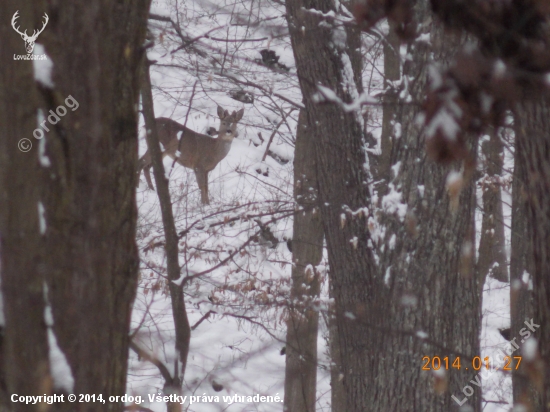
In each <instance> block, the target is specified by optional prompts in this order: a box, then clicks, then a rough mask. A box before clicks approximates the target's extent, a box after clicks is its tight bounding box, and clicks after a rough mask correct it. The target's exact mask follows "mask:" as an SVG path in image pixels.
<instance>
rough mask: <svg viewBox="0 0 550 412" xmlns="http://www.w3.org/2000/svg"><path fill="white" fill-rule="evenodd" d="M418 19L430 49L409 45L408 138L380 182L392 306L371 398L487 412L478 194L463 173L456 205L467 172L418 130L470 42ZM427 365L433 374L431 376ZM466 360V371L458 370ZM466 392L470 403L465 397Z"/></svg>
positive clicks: (403, 406) (404, 125) (385, 273)
mask: <svg viewBox="0 0 550 412" xmlns="http://www.w3.org/2000/svg"><path fill="white" fill-rule="evenodd" d="M415 15H416V18H417V21H418V23H419V27H421V28H422V29H421V32H420V33H418V34H419V36H422V35H424V36H425V35H426V34H427V33H429V34H430V42H429V43H427V42H425V41H413V42H412V43H411V44H409V45H408V55H410V56H411V57H412V58H411V59H407V61H406V62H404V67H403V76H402V78H403V79H404V81H403V84H402V87H403V89H404V90H402V92H401V94H400V98H399V107H398V109H397V112H396V114H395V123H396V126H397V127H399V128H400V129H401V136H400V137H399V138H397V137H395V138H394V139H393V141H392V143H391V145H390V147H391V156H388V157H389V159H390V160H389V165H390V166H391V167H387V168H385V172H386V174H385V175H384V174H382V175H380V177H379V178H381V179H386V181H387V182H388V186H387V189H385V188H383V187H382V189H383V190H381V191H380V192H379V199H380V205H381V209H382V210H381V218H380V225H381V233H382V235H381V238H380V239H379V241H378V242H379V243H378V244H379V250H380V262H381V263H380V267H381V270H380V272H381V274H380V276H381V277H383V279H384V284H383V285H382V286H381V288H382V289H384V290H385V294H386V296H387V298H386V299H388V302H389V303H388V305H387V308H386V310H385V312H384V315H383V316H382V315H381V317H382V319H383V320H384V323H382V326H381V331H380V332H379V333H380V334H381V335H382V336H381V338H380V343H379V344H380V347H383V348H387V349H386V353H387V355H386V356H384V357H381V360H380V362H379V363H378V364H377V365H376V366H375V367H374V371H373V373H372V379H373V380H374V379H376V380H375V382H376V383H375V385H373V386H375V389H374V390H373V394H372V396H373V399H375V400H374V403H375V405H376V410H391V411H411V412H412V411H420V410H422V411H434V412H435V411H440V412H448V411H455V410H459V407H460V406H459V402H462V401H464V407H467V406H470V407H471V408H472V410H475V411H480V410H481V390H480V388H479V387H478V386H475V385H472V384H470V383H469V382H470V380H472V379H475V375H476V373H475V371H473V368H472V358H473V357H475V356H479V332H480V326H481V304H480V303H481V294H480V282H479V279H478V278H477V276H476V272H475V271H474V264H473V263H474V260H473V259H474V256H475V254H474V253H473V252H474V249H473V248H474V247H475V246H474V245H475V243H474V226H473V213H474V210H475V190H474V187H473V182H472V181H471V180H469V179H468V177H467V176H465V174H466V172H465V171H464V170H462V172H461V173H462V178H461V179H462V180H461V181H462V184H463V185H464V187H463V189H462V191H461V192H460V194H459V195H458V194H457V195H456V196H458V197H457V198H456V199H455V200H453V199H451V197H450V195H449V193H447V191H446V189H445V186H446V180H447V176H448V175H449V173H450V172H452V171H454V172H459V171H460V170H461V169H462V168H464V167H465V166H464V165H462V164H452V165H449V166H446V167H443V166H441V165H438V164H435V163H434V162H433V161H432V160H431V159H429V158H428V156H427V154H426V149H425V146H426V137H425V134H424V131H423V129H422V128H421V127H420V126H419V125H418V123H417V122H416V118H417V115H418V114H419V112H420V107H419V106H420V105H419V104H418V103H420V102H422V101H423V95H424V90H425V88H426V86H427V83H428V80H429V79H428V69H429V67H430V66H431V65H434V64H438V65H447V64H449V62H450V61H451V60H452V58H453V56H454V54H455V53H456V51H457V50H458V48H459V45H460V42H461V39H459V38H456V37H453V36H451V35H450V34H448V33H445V34H444V33H443V29H442V27H441V26H439V25H437V24H435V23H433V22H431V18H430V14H429V8H428V4H427V1H419V2H416V5H415ZM385 108H386V107H385ZM474 140H475V139H474ZM474 147H475V146H474ZM383 150H384V148H383ZM383 155H384V153H383ZM385 155H387V153H386V154H385ZM383 170H384V169H382V171H383ZM395 199H398V200H397V201H396V200H395ZM455 201H456V202H457V203H456V204H457V205H458V206H456V205H455V206H453V203H454V202H455ZM375 293H376V294H382V292H379V291H376V292H375ZM425 357H427V358H428V366H427V368H428V369H430V371H424V370H422V367H423V365H425V364H426V361H425V360H423V359H424V358H425ZM435 357H438V358H439V359H440V361H441V363H442V365H443V366H442V367H441V368H440V370H439V373H441V375H436V373H435V371H434V370H433V369H434V368H433V367H432V363H431V362H432V360H433V359H434V358H435ZM446 357H448V361H447V362H448V370H445V369H447V366H446V365H445V361H444V359H445V358H446ZM457 358H460V364H461V368H460V369H458V368H456V367H455V368H453V367H452V365H453V363H454V362H455V360H456V359H457ZM466 368H467V369H468V370H466ZM467 385H469V386H470V387H471V392H470V389H468V390H467V392H468V393H469V394H470V395H471V396H465V395H464V394H463V388H464V387H465V386H467ZM452 396H455V397H456V398H457V399H458V401H459V402H456V401H455V400H454V399H453V398H452Z"/></svg>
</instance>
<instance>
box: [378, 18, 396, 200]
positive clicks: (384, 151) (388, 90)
mask: <svg viewBox="0 0 550 412" xmlns="http://www.w3.org/2000/svg"><path fill="white" fill-rule="evenodd" d="M388 25H389V32H388V37H387V38H386V39H385V40H384V89H385V93H384V97H383V101H382V103H383V112H382V134H381V137H380V149H381V153H380V156H379V159H378V170H377V173H378V176H377V180H384V182H385V184H384V183H381V184H380V185H379V187H378V191H379V192H380V194H381V195H385V194H386V193H387V182H388V177H389V176H390V166H391V163H390V161H391V153H392V143H393V139H395V138H396V136H395V131H394V125H395V120H396V118H395V115H396V113H397V104H398V90H397V89H396V87H395V86H394V85H393V84H392V82H394V81H396V80H399V79H400V78H401V65H400V62H399V47H400V44H399V38H398V37H397V33H396V32H395V24H393V23H391V22H388Z"/></svg>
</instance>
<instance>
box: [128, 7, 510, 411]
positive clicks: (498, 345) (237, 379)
mask: <svg viewBox="0 0 550 412" xmlns="http://www.w3.org/2000/svg"><path fill="white" fill-rule="evenodd" d="M180 6H181V7H180V10H179V14H177V13H176V12H175V7H174V2H173V0H162V1H154V3H153V8H152V13H154V14H158V15H162V16H170V17H171V18H172V19H174V20H180V21H182V22H183V23H182V24H181V27H182V28H183V30H184V32H183V34H184V35H187V36H188V37H189V38H190V39H196V38H197V37H198V36H202V37H201V38H200V39H199V40H197V41H196V42H195V43H193V44H195V45H196V46H197V48H199V49H200V50H203V51H205V52H206V55H205V56H203V57H201V56H198V55H197V54H196V53H187V52H186V51H185V50H182V51H178V52H174V50H175V49H176V48H177V46H178V45H179V44H181V39H179V38H178V35H177V34H176V33H175V32H174V30H173V29H172V27H171V25H170V24H169V23H166V22H160V21H152V22H151V25H152V26H153V27H154V30H153V32H154V34H155V37H156V45H155V47H154V48H153V49H151V50H149V52H148V56H149V58H150V59H152V60H155V61H156V62H157V63H156V64H155V66H153V67H152V71H151V77H152V82H153V85H154V90H153V94H154V98H155V115H156V117H169V118H172V119H174V120H176V121H178V122H179V123H181V124H183V123H185V122H186V119H187V123H186V125H187V127H188V128H190V129H192V130H195V131H197V132H201V133H205V132H206V130H208V128H209V127H214V128H216V129H217V128H218V125H219V120H218V118H217V115H216V107H217V105H221V106H222V107H223V108H224V109H227V110H229V111H233V110H239V109H240V108H243V107H244V110H245V112H244V117H243V119H242V121H241V122H240V123H239V127H238V131H239V136H238V137H237V138H235V140H234V141H233V144H232V147H231V151H230V152H229V154H228V156H227V157H226V158H225V159H224V160H222V161H221V162H220V164H219V165H218V166H217V167H216V169H214V170H213V171H212V172H210V174H209V195H210V199H211V205H208V206H204V205H201V204H200V194H199V190H198V186H197V183H196V180H195V177H194V175H193V172H192V171H191V170H189V169H186V168H184V167H182V166H180V165H178V164H175V165H174V164H173V161H172V160H171V159H169V158H166V159H165V160H164V165H165V170H166V174H167V175H168V176H169V179H170V191H171V196H172V202H173V210H174V215H175V219H176V227H177V230H178V232H185V234H184V235H182V236H181V240H180V244H179V247H180V265H181V266H182V274H183V275H184V276H186V275H188V274H194V273H198V272H201V271H204V270H208V269H210V268H212V267H214V266H215V265H217V264H219V263H220V262H221V261H223V260H224V259H226V258H227V257H228V256H230V254H231V253H232V252H234V251H235V250H238V249H240V248H241V246H242V245H243V244H244V243H245V242H246V241H247V240H249V239H250V237H251V236H256V237H255V240H253V241H252V242H251V243H250V245H249V246H247V247H246V248H244V249H242V250H241V251H239V253H237V254H236V255H235V256H234V257H233V258H232V259H230V261H229V262H228V263H227V264H225V265H222V266H221V267H219V268H218V269H216V270H215V271H212V272H211V273H208V274H206V275H204V276H202V277H201V278H199V279H195V280H193V281H192V282H190V283H189V284H188V285H187V286H186V287H185V301H186V308H187V311H188V315H189V321H190V324H191V325H192V326H194V325H197V324H198V322H199V321H201V320H202V322H201V323H200V324H198V325H197V326H196V328H194V329H193V330H192V337H191V346H190V352H189V358H188V364H187V369H186V371H185V380H184V393H183V395H184V396H201V397H202V396H203V395H205V396H210V397H211V396H218V397H219V398H220V402H211V403H202V402H200V403H198V402H196V403H194V404H193V405H190V403H189V400H187V401H186V403H185V404H184V407H183V410H184V411H197V412H209V411H222V410H223V411H230V412H233V411H265V412H270V411H280V410H282V404H281V403H277V402H273V403H266V402H264V403H259V402H235V403H232V404H231V405H229V404H228V402H225V401H224V400H223V396H234V395H236V394H238V395H244V396H253V395H256V394H260V395H265V396H277V395H278V396H279V397H280V399H281V400H282V398H283V396H284V393H283V392H284V367H285V357H284V356H282V355H281V354H280V351H281V349H282V347H283V346H284V339H285V333H286V330H285V318H284V310H283V307H284V301H285V299H286V297H287V296H288V292H289V288H290V283H289V278H290V270H291V267H290V262H291V253H290V252H289V250H288V249H287V246H286V242H285V240H286V239H288V238H291V237H292V220H291V218H290V215H291V213H292V212H293V210H294V204H293V201H292V181H293V176H292V173H293V170H292V161H293V142H294V138H295V130H296V122H297V115H298V111H297V110H295V111H293V112H292V111H291V110H292V109H293V108H294V106H293V105H292V104H291V103H289V102H288V101H290V102H295V103H296V104H299V103H300V102H301V96H300V91H299V88H298V82H297V78H296V75H295V69H294V62H293V56H292V49H291V47H290V44H289V41H288V38H287V37H286V36H281V34H282V33H283V32H284V30H282V29H281V27H283V28H284V27H285V26H286V21H285V19H284V9H283V8H281V7H280V6H277V5H274V4H273V3H270V5H269V7H267V3H266V2H262V1H260V2H254V3H252V6H250V4H245V5H242V4H233V3H229V2H228V3H225V2H223V1H221V2H215V3H214V2H212V3H208V2H205V1H199V0H197V1H195V2H193V1H191V2H187V3H186V5H185V7H184V8H183V6H182V5H181V4H180ZM245 6H248V7H250V9H246V7H245ZM277 7H279V8H277ZM236 12H240V13H241V14H240V17H237V14H236ZM232 13H233V14H232ZM248 22H252V23H254V24H252V25H249V26H248V27H247V25H246V24H244V23H248ZM256 23H257V24H256ZM383 28H384V27H383V26H382V29H383ZM210 30H213V31H211V32H210ZM205 33H208V36H209V37H208V38H207V37H205V36H204V35H205ZM245 37H247V38H254V39H262V38H265V39H264V40H262V41H258V42H244V43H241V42H238V41H232V42H220V41H217V40H215V39H216V38H229V39H232V40H237V39H242V38H245ZM381 45H382V43H381V42H377V43H373V44H371V45H370V46H369V47H370V50H369V51H370V53H372V54H371V55H370V56H369V57H368V64H365V67H364V79H365V81H364V84H365V90H366V92H367V93H369V94H375V93H377V92H380V91H381V88H382V82H381V79H380V76H379V75H378V74H377V73H380V72H381V71H382V70H383V62H382V46H381ZM265 48H268V49H269V50H273V51H275V52H276V53H277V55H279V56H280V59H279V62H280V63H283V64H285V65H286V66H288V67H290V72H288V73H287V72H276V71H273V70H271V69H268V68H266V67H264V66H262V65H260V64H258V63H257V60H258V59H260V58H261V56H260V54H259V50H262V49H265ZM230 78H231V79H237V81H238V83H239V84H240V85H239V86H237V85H236V84H234V83H231V82H230V81H229V79H230ZM196 79H198V82H197V84H196V89H195V94H194V95H193V93H192V90H193V85H194V83H195V81H196ZM247 83H253V84H255V85H258V86H259V87H249V86H247V85H246V84H247ZM239 89H241V90H243V91H246V92H248V93H250V94H252V95H253V96H254V103H253V104H243V103H241V102H239V101H236V100H234V99H232V98H231V97H230V96H229V93H230V92H231V91H235V90H239ZM278 95H282V96H284V97H285V98H286V99H287V101H285V100H282V99H280V98H278V97H277V96H278ZM191 100H192V102H191ZM190 102H191V104H190ZM189 106H191V110H189ZM376 110H377V109H376V108H372V109H369V111H365V119H366V120H367V124H368V128H369V129H368V130H369V131H370V132H372V134H373V135H374V136H375V137H377V138H379V136H380V128H381V124H380V116H379V113H378V114H377V112H376ZM283 117H284V118H285V120H284V121H283V122H281V120H282V119H283ZM279 123H280V125H279ZM277 125H279V128H277ZM274 132H275V134H274V139H273V142H272V144H271V146H270V152H272V153H274V154H275V155H277V157H278V158H274V157H272V156H267V157H266V159H265V161H262V158H263V156H264V153H265V152H266V150H267V145H268V140H269V138H270V136H271V135H272V134H273V133H274ZM140 133H141V137H140V154H143V153H144V152H145V150H146V143H145V139H144V130H143V127H142V128H141V131H140ZM281 159H283V160H284V161H285V162H286V163H284V164H283V163H282V162H281ZM505 199H509V195H508V194H506V195H505ZM137 204H138V208H139V222H138V246H139V248H140V254H141V260H142V261H141V278H140V282H139V290H138V295H137V298H136V301H135V305H134V312H133V317H132V332H133V333H135V336H134V340H135V341H136V342H137V343H138V344H139V345H140V346H141V347H142V348H144V349H146V350H147V351H149V352H150V353H151V354H153V355H154V356H155V357H156V358H158V359H159V360H160V361H161V362H163V363H164V364H165V365H166V366H167V368H168V370H170V371H172V373H173V370H174V364H175V360H176V359H177V354H176V353H175V350H174V325H173V320H172V309H171V303H170V296H169V292H168V288H167V283H166V282H167V280H166V278H165V276H166V272H165V267H166V258H165V256H164V250H163V246H162V242H163V230H162V224H161V215H160V209H159V205H158V199H157V196H156V193H155V192H153V191H151V190H149V189H148V188H147V186H146V184H145V180H144V178H143V176H142V177H141V182H140V187H139V189H138V193H137ZM505 216H506V217H505V218H506V219H509V208H506V207H505ZM272 218H275V220H273V219H272ZM477 220H478V224H479V225H480V224H481V221H480V219H479V216H478V219H477ZM260 224H262V225H264V226H266V227H269V229H270V230H271V232H272V233H273V234H274V236H275V237H276V238H277V239H278V240H279V243H278V244H277V245H274V246H275V247H274V248H270V246H273V245H270V244H266V242H265V241H262V239H261V238H259V237H258V236H257V233H258V230H259V225H260ZM507 237H508V239H509V233H507ZM325 264H326V262H325ZM483 298H484V302H483V328H482V334H481V345H482V358H484V357H485V356H489V357H494V356H495V355H496V353H497V352H498V351H499V350H501V349H503V348H505V347H506V345H507V344H506V341H505V340H504V339H503V338H502V336H501V335H500V334H499V332H498V329H500V328H504V327H507V326H509V322H510V320H509V305H508V304H509V286H508V284H503V283H500V282H498V281H496V280H494V279H491V278H488V279H487V282H486V284H485V286H484V294H483ZM322 299H323V300H326V299H327V292H326V285H325V290H324V292H323V295H322ZM211 311H214V312H216V313H212V312H211ZM209 312H210V315H209V316H208V317H207V318H206V319H204V317H205V315H207V314H208V313H209ZM327 333H328V332H327V330H326V326H325V323H324V322H323V321H321V322H320V332H319V340H318V345H319V350H318V353H319V368H318V388H317V389H318V402H317V410H318V411H330V374H329V359H328V355H327V345H326V335H327ZM163 384H164V381H163V379H162V378H161V376H160V373H159V371H158V369H157V368H156V367H155V366H153V365H152V364H151V363H150V362H148V361H145V360H143V359H142V360H140V359H138V357H137V355H135V354H134V353H133V352H132V353H130V372H129V376H128V389H127V393H128V394H129V395H142V396H143V399H144V400H145V401H146V402H144V403H143V404H142V405H141V406H144V407H147V408H150V409H151V410H153V411H164V410H165V409H166V406H165V404H164V403H154V402H153V403H150V402H148V395H153V394H157V393H158V392H162V389H163ZM464 384H465V385H466V384H467V382H465V383H464ZM220 386H221V389H220ZM215 388H216V389H218V390H219V392H218V391H216V390H215ZM483 394H484V398H486V399H490V400H498V401H499V402H500V401H502V400H506V401H508V402H510V401H511V399H510V398H511V379H510V376H509V375H504V374H502V373H496V374H493V375H492V376H491V377H490V379H487V380H483ZM509 406H510V405H509V404H508V405H506V404H496V403H489V404H487V405H485V409H484V411H491V412H496V411H505V410H507V409H508V408H509Z"/></svg>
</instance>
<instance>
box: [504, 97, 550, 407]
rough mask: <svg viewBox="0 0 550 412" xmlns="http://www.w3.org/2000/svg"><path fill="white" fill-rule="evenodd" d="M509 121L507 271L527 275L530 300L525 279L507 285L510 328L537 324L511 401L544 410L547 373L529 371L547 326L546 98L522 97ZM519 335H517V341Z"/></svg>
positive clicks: (547, 346)
mask: <svg viewBox="0 0 550 412" xmlns="http://www.w3.org/2000/svg"><path fill="white" fill-rule="evenodd" d="M515 122H516V157H515V158H516V171H515V173H514V174H515V177H517V178H518V180H517V182H514V183H515V186H514V198H515V197H516V196H517V197H518V200H517V201H516V204H515V206H516V207H517V209H518V210H519V213H516V214H515V215H514V219H513V221H512V225H513V227H512V234H513V237H512V240H513V241H514V238H515V237H516V236H517V237H518V239H515V242H514V243H513V244H512V262H511V265H512V266H511V273H512V279H514V281H520V279H521V280H523V276H524V274H525V280H527V281H528V279H532V284H533V292H532V297H533V298H534V299H533V300H532V301H531V299H530V297H529V295H531V293H530V292H529V284H528V283H527V284H522V285H521V288H520V290H519V291H518V294H517V296H514V292H515V290H514V289H515V288H514V287H513V286H514V285H512V288H511V289H512V291H511V293H512V294H513V295H512V302H511V303H512V330H511V331H512V333H516V332H519V330H520V329H521V328H524V327H525V324H524V322H525V321H526V320H527V321H529V320H530V319H531V318H532V319H533V321H534V323H535V324H537V325H541V327H540V328H536V330H535V331H532V335H533V336H532V338H535V339H537V341H538V348H539V352H540V359H537V360H536V361H535V362H534V363H532V364H531V365H521V364H520V368H519V369H521V367H522V366H524V368H523V369H521V370H520V372H518V373H516V374H515V375H514V378H515V379H514V400H515V401H519V402H522V403H527V404H528V403H529V402H532V403H533V404H534V405H533V410H535V411H544V410H546V409H547V405H548V402H550V376H548V374H547V373H546V374H538V375H537V374H534V373H532V372H533V371H534V370H537V369H538V370H542V371H547V370H549V367H550V330H549V329H548V327H544V326H546V325H549V324H550V292H549V291H550V284H549V283H550V280H549V278H548V268H549V267H550V266H549V265H550V243H549V242H548V239H550V182H549V181H548V176H550V98H548V97H547V96H544V95H538V96H537V95H528V96H525V97H524V100H523V101H522V102H521V103H520V104H518V107H517V116H516V118H515ZM522 183H523V184H522ZM523 201H525V202H526V206H525V209H524V210H525V212H526V216H525V217H523V216H522V213H521V208H522V205H523ZM514 211H516V210H514ZM526 234H527V235H528V236H525V235H526ZM524 236H525V237H524ZM525 238H526V239H527V240H524V239H525ZM527 253H529V254H527ZM516 285H518V283H516ZM531 305H532V306H531ZM532 314H533V315H532ZM530 317H531V318H530ZM543 325H544V326H543ZM513 336H518V337H520V336H521V335H513ZM525 340H526V338H525V337H523V336H522V339H521V344H524V342H525ZM518 344H519V342H518ZM535 388H537V389H538V393H537V391H536V390H535Z"/></svg>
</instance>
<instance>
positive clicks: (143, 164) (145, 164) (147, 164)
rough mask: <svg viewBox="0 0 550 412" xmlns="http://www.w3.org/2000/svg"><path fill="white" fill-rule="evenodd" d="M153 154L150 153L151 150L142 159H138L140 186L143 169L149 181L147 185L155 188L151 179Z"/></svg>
mask: <svg viewBox="0 0 550 412" xmlns="http://www.w3.org/2000/svg"><path fill="white" fill-rule="evenodd" d="M152 165H153V164H152V162H151V155H150V154H149V151H147V152H145V154H144V155H143V156H142V158H141V159H139V160H138V166H137V175H138V179H137V186H139V178H140V176H141V171H143V174H144V175H145V180H146V181H147V186H149V189H151V190H155V189H154V188H153V182H152V181H151V166H152Z"/></svg>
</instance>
